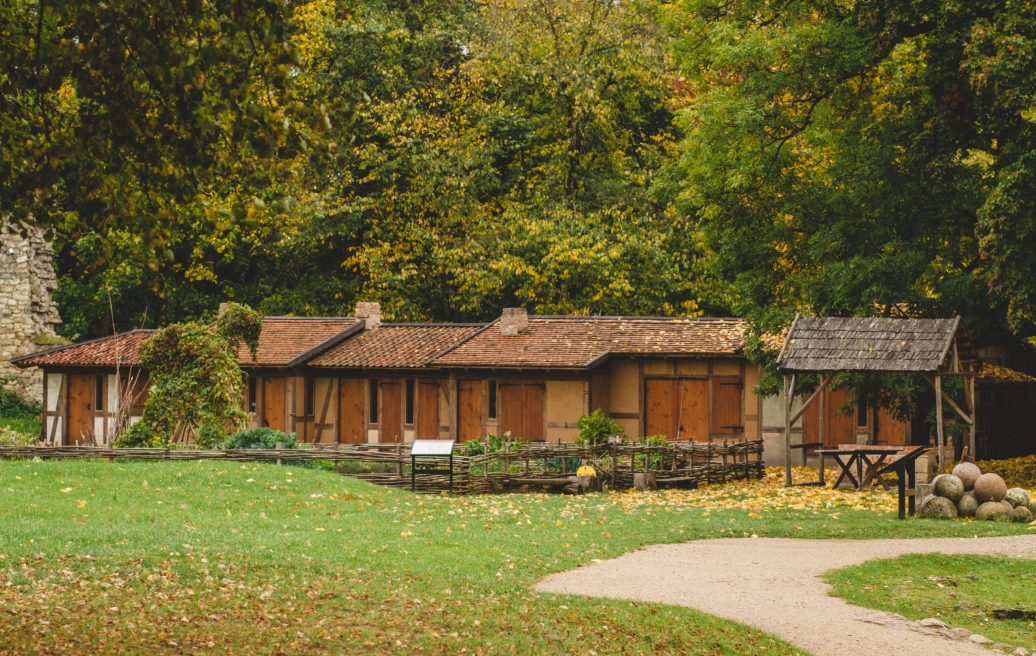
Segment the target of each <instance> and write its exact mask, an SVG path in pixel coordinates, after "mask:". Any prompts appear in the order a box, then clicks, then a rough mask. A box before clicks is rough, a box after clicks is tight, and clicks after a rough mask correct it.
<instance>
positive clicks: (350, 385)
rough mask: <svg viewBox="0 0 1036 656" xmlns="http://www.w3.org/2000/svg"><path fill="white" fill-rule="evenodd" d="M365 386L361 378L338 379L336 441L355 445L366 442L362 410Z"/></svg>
mask: <svg viewBox="0 0 1036 656" xmlns="http://www.w3.org/2000/svg"><path fill="white" fill-rule="evenodd" d="M365 392H366V386H365V385H364V384H363V379H362V378H339V379H338V441H339V442H344V443H347V444H357V443H362V442H366V441H367V426H366V423H365V422H364V408H365V407H366V403H367V395H366V393H365Z"/></svg>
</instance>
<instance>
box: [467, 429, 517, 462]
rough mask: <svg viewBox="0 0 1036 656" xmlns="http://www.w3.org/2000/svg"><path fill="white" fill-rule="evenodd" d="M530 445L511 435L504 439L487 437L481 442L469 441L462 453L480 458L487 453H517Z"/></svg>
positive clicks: (503, 437) (506, 435)
mask: <svg viewBox="0 0 1036 656" xmlns="http://www.w3.org/2000/svg"><path fill="white" fill-rule="evenodd" d="M528 445H529V440H523V439H518V438H512V437H511V434H510V433H505V434H504V435H503V436H502V437H497V436H496V435H486V436H485V437H484V438H482V439H481V440H468V441H467V442H465V443H464V444H462V445H461V448H462V450H463V451H462V453H463V454H464V455H466V456H480V455H484V454H487V453H498V452H500V451H504V450H507V451H516V450H518V449H522V448H524V447H526V446H528Z"/></svg>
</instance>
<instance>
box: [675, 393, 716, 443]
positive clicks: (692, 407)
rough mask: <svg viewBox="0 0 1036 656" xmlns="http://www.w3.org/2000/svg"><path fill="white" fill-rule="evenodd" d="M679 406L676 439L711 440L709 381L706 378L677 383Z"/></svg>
mask: <svg viewBox="0 0 1036 656" xmlns="http://www.w3.org/2000/svg"><path fill="white" fill-rule="evenodd" d="M677 386H678V388H679V392H680V397H679V406H678V408H677V416H676V419H677V420H678V421H677V422H676V439H680V440H687V439H695V440H704V441H707V440H708V439H709V381H708V380H706V379H704V378H684V379H681V380H679V381H678V382H677Z"/></svg>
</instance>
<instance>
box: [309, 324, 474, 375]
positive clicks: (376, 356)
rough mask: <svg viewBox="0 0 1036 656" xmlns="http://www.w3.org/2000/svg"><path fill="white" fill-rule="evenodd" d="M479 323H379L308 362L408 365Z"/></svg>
mask: <svg viewBox="0 0 1036 656" xmlns="http://www.w3.org/2000/svg"><path fill="white" fill-rule="evenodd" d="M481 327H482V326H481V325H465V324H382V325H381V326H380V327H378V328H376V329H373V330H364V331H363V332H361V333H359V334H357V335H355V336H353V337H350V338H349V339H347V340H345V341H344V342H342V343H341V344H338V345H337V346H335V347H333V348H331V349H328V350H327V351H325V352H323V353H322V354H320V355H318V356H317V357H316V358H314V359H312V360H310V361H309V362H307V364H308V365H310V366H313V367H357V368H359V367H369V368H384V369H408V368H413V367H421V366H424V365H425V363H426V362H427V361H428V359H429V358H431V357H432V356H434V355H435V354H437V353H441V352H442V351H444V350H446V349H447V348H449V347H450V346H452V345H453V344H456V343H457V342H459V341H460V340H462V339H464V338H465V337H468V336H470V335H472V334H473V333H475V332H476V331H478V330H479V329H480V328H481Z"/></svg>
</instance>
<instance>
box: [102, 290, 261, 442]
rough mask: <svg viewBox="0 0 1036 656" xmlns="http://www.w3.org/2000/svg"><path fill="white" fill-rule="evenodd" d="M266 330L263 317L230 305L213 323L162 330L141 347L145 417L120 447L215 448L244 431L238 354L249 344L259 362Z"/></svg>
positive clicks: (125, 435) (126, 434)
mask: <svg viewBox="0 0 1036 656" xmlns="http://www.w3.org/2000/svg"><path fill="white" fill-rule="evenodd" d="M261 329H262V315H261V314H259V313H258V312H256V311H254V310H252V309H251V308H249V307H247V306H244V305H237V304H231V305H229V306H228V307H227V308H226V309H225V310H224V311H223V312H222V313H221V314H220V316H219V318H218V319H217V320H216V322H215V323H214V324H203V323H200V322H196V321H189V322H185V323H176V324H171V325H169V326H166V327H165V328H162V329H161V330H159V331H157V332H156V333H155V334H154V336H153V337H152V338H151V339H149V340H148V342H147V343H146V344H145V345H144V346H143V348H142V349H141V361H142V364H143V366H144V368H145V369H146V370H147V371H148V374H149V377H150V380H151V388H150V391H149V394H148V398H147V401H146V402H145V403H144V414H143V417H142V418H141V420H140V421H139V422H137V423H136V424H133V425H132V426H130V427H129V428H127V429H126V430H125V431H124V432H123V433H122V435H120V436H119V438H118V440H117V442H116V444H117V445H118V446H123V447H147V446H168V445H169V444H171V443H174V442H185V441H193V442H194V443H196V444H197V445H198V446H200V447H202V448H215V447H217V446H219V445H220V444H221V443H222V442H223V441H224V440H225V439H226V436H227V435H229V434H231V433H234V432H236V431H238V430H240V429H242V428H244V426H245V420H246V418H247V415H246V414H245V412H244V411H243V410H242V409H241V399H242V395H243V393H244V375H243V373H242V371H241V367H240V365H239V364H238V360H237V350H238V347H239V346H240V345H241V344H242V343H244V344H245V345H247V346H248V348H249V350H250V351H251V353H252V358H253V359H255V357H256V352H257V350H258V346H259V333H260V330H261Z"/></svg>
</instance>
